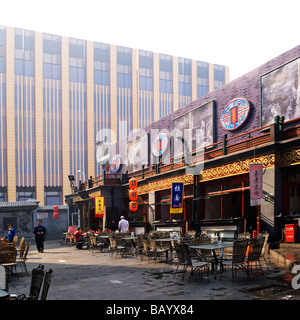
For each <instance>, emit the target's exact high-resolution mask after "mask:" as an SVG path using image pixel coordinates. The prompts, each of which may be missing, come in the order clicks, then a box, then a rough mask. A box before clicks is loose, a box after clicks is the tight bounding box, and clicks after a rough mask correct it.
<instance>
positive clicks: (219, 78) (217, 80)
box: [214, 64, 225, 89]
mask: <svg viewBox="0 0 300 320" xmlns="http://www.w3.org/2000/svg"><path fill="white" fill-rule="evenodd" d="M224 84H225V67H224V66H220V65H216V64H215V65H214V89H217V88H219V87H221V86H223V85H224Z"/></svg>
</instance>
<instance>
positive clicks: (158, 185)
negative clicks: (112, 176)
mask: <svg viewBox="0 0 300 320" xmlns="http://www.w3.org/2000/svg"><path fill="white" fill-rule="evenodd" d="M193 181H194V176H193V175H181V176H177V177H172V178H168V179H163V180H160V181H154V182H150V183H148V184H146V185H144V186H138V187H137V192H138V195H141V194H146V193H148V192H153V191H159V190H166V189H171V187H172V183H173V182H183V184H184V185H188V184H192V183H193Z"/></svg>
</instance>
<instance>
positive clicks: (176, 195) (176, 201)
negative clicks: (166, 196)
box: [170, 182, 183, 213]
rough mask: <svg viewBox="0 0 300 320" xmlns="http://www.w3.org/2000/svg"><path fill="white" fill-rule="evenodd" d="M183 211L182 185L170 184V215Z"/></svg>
mask: <svg viewBox="0 0 300 320" xmlns="http://www.w3.org/2000/svg"><path fill="white" fill-rule="evenodd" d="M182 210H183V183H182V182H173V183H172V194H171V208H170V213H182Z"/></svg>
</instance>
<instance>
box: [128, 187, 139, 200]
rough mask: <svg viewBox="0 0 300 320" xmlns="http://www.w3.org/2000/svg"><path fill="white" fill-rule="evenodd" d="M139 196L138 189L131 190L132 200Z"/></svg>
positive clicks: (130, 196) (130, 197)
mask: <svg viewBox="0 0 300 320" xmlns="http://www.w3.org/2000/svg"><path fill="white" fill-rule="evenodd" d="M137 197H138V193H137V191H136V190H130V191H129V199H130V200H131V201H135V200H136V199H137Z"/></svg>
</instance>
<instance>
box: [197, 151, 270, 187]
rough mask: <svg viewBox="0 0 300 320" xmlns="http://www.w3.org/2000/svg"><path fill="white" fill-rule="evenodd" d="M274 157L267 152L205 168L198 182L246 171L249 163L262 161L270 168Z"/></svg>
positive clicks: (265, 166) (264, 165)
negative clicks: (266, 153) (258, 155)
mask: <svg viewBox="0 0 300 320" xmlns="http://www.w3.org/2000/svg"><path fill="white" fill-rule="evenodd" d="M275 159H276V156H275V154H268V155H263V156H260V157H255V158H254V157H253V158H250V159H246V160H243V161H235V162H232V163H228V164H226V165H223V166H220V167H216V168H210V169H205V170H203V171H202V173H201V179H200V182H205V181H209V180H215V179H220V178H226V177H230V176H235V175H239V174H244V173H248V172H249V164H251V163H263V167H264V168H271V167H274V166H275Z"/></svg>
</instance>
